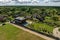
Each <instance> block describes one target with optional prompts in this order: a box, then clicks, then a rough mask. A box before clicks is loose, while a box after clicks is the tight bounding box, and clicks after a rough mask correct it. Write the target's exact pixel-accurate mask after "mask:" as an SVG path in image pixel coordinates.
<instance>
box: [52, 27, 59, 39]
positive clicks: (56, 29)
mask: <svg viewBox="0 0 60 40" xmlns="http://www.w3.org/2000/svg"><path fill="white" fill-rule="evenodd" d="M59 28H60V27H57V28H55V29H54V30H53V35H54V36H55V37H58V38H60V32H59V31H58V29H59Z"/></svg>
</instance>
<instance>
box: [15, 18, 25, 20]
mask: <svg viewBox="0 0 60 40" xmlns="http://www.w3.org/2000/svg"><path fill="white" fill-rule="evenodd" d="M15 19H18V20H25V18H24V17H17V18H15Z"/></svg>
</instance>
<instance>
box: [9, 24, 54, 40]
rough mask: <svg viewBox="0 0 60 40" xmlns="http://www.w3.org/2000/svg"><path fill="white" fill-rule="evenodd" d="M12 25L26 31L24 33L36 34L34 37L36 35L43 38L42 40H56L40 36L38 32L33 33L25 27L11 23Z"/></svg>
mask: <svg viewBox="0 0 60 40" xmlns="http://www.w3.org/2000/svg"><path fill="white" fill-rule="evenodd" d="M10 24H11V25H13V26H15V27H17V28H19V29H22V30H24V31H27V32H29V33H32V34H34V35H36V36H39V37H42V38H44V39H46V40H55V39H53V38H50V37H47V36H45V35H42V34H39V33H37V32H34V31H31V30H29V29H26V28H24V27H21V26H18V25H15V24H12V23H10Z"/></svg>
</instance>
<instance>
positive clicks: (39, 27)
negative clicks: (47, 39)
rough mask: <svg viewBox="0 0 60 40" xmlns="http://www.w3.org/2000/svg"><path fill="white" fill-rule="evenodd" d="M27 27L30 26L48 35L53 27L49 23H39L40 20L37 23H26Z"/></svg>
mask: <svg viewBox="0 0 60 40" xmlns="http://www.w3.org/2000/svg"><path fill="white" fill-rule="evenodd" d="M28 28H31V29H33V30H36V31H38V32H43V33H46V34H49V35H50V34H52V33H53V29H54V27H53V26H50V25H47V24H45V23H41V22H39V23H37V22H34V23H32V24H31V25H28Z"/></svg>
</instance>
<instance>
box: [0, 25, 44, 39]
mask: <svg viewBox="0 0 60 40" xmlns="http://www.w3.org/2000/svg"><path fill="white" fill-rule="evenodd" d="M0 40H45V39H43V38H40V37H38V36H35V35H33V34H31V33H28V32H25V31H23V30H21V29H19V28H16V27H14V26H13V25H11V24H6V25H4V26H0Z"/></svg>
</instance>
